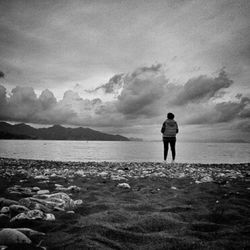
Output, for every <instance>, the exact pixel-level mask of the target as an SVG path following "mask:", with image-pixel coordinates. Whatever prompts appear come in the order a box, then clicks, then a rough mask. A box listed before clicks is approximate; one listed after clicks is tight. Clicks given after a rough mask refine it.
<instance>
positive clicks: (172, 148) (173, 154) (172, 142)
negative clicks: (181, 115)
mask: <svg viewBox="0 0 250 250" xmlns="http://www.w3.org/2000/svg"><path fill="white" fill-rule="evenodd" d="M175 143H176V138H171V141H170V147H171V152H172V159H173V161H174V160H175Z"/></svg>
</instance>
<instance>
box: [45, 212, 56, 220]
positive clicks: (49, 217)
mask: <svg viewBox="0 0 250 250" xmlns="http://www.w3.org/2000/svg"><path fill="white" fill-rule="evenodd" d="M45 220H47V221H55V220H56V217H55V215H54V214H46V217H45Z"/></svg>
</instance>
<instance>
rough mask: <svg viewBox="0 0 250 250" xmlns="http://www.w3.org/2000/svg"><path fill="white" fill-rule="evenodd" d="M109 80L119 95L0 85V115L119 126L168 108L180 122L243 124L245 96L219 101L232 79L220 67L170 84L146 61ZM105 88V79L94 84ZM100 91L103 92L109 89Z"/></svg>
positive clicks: (249, 110)
mask: <svg viewBox="0 0 250 250" xmlns="http://www.w3.org/2000/svg"><path fill="white" fill-rule="evenodd" d="M121 79H122V85H120V81H121ZM109 83H110V85H112V84H113V85H114V86H113V87H110V92H112V91H113V90H114V89H115V88H116V86H115V84H117V85H118V87H119V88H120V91H119V95H117V97H116V98H114V99H112V100H111V101H104V100H102V99H100V98H93V99H84V98H82V97H81V96H80V94H79V93H78V92H76V91H73V90H67V91H65V93H64V95H63V98H62V99H61V100H57V99H56V98H55V96H54V94H53V92H51V91H50V90H48V89H46V90H44V91H42V93H41V94H40V96H38V97H37V95H36V93H35V91H34V89H33V88H31V87H20V86H18V87H16V88H14V89H12V91H11V94H10V95H9V96H7V93H6V89H5V87H3V86H0V104H1V107H0V119H1V120H9V121H18V122H30V123H40V124H65V125H77V126H90V127H109V128H125V127H131V126H137V125H139V126H141V125H147V126H149V125H151V126H152V125H153V124H159V123H161V122H162V121H163V120H164V119H165V116H166V113H167V112H170V111H171V112H174V113H175V114H176V119H177V120H178V122H179V123H180V124H182V125H184V124H188V125H204V126H205V125H211V124H223V123H228V124H231V123H232V124H238V125H237V126H236V125H235V128H236V129H238V130H240V129H242V130H244V131H245V130H247V128H248V127H247V126H248V125H247V124H249V120H250V98H249V97H246V96H245V95H243V94H240V93H239V94H237V95H236V96H235V99H234V100H233V99H231V100H225V98H224V94H225V93H224V92H225V91H224V90H225V89H227V88H229V87H230V86H231V85H232V84H233V82H232V80H231V79H229V77H228V76H227V74H226V72H225V71H224V70H221V71H220V72H219V74H218V76H215V77H211V76H204V75H203V76H198V77H196V78H192V79H190V80H188V81H187V82H186V83H185V84H183V85H176V84H173V83H171V82H169V80H168V79H167V77H166V73H165V72H164V71H163V70H162V66H161V65H152V66H150V67H140V68H137V69H135V70H134V71H132V72H131V73H127V74H120V75H115V76H114V77H113V78H111V79H110V81H109ZM111 83H112V84H111ZM121 86H122V87H121ZM106 87H107V86H106V85H105V84H104V85H101V86H100V88H103V89H105V88H106ZM107 88H109V86H108V87H107ZM112 88H113V90H112ZM221 92H223V93H222V94H221V96H220V95H219V93H221ZM106 94H107V95H109V94H110V93H109V91H106ZM220 97H223V99H221V98H220Z"/></svg>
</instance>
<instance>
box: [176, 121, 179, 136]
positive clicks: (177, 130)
mask: <svg viewBox="0 0 250 250" xmlns="http://www.w3.org/2000/svg"><path fill="white" fill-rule="evenodd" d="M178 133H179V128H178V124H177V122H176V134H178Z"/></svg>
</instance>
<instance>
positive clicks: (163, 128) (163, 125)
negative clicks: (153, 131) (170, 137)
mask: <svg viewBox="0 0 250 250" xmlns="http://www.w3.org/2000/svg"><path fill="white" fill-rule="evenodd" d="M165 126H166V125H165V122H163V124H162V127H161V133H162V134H163V133H164V132H165Z"/></svg>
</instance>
